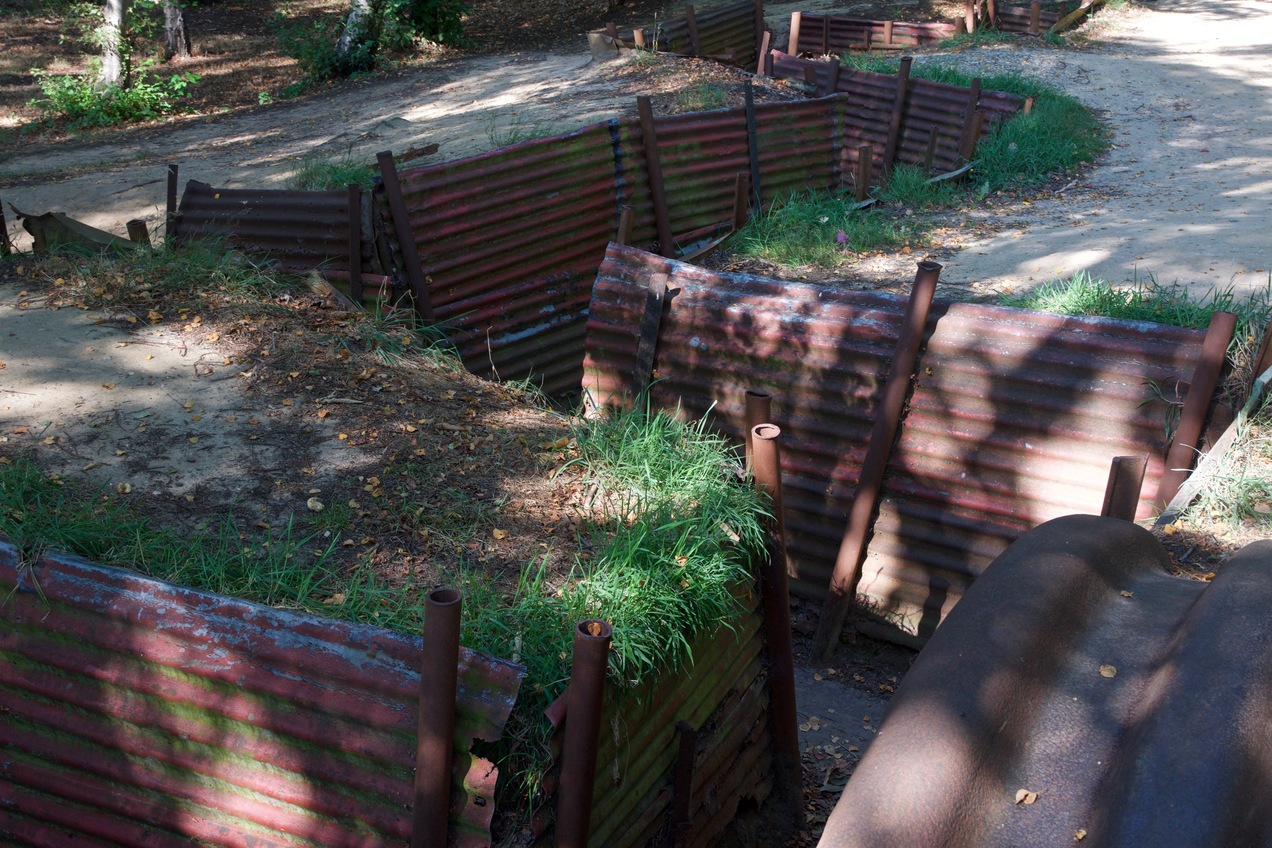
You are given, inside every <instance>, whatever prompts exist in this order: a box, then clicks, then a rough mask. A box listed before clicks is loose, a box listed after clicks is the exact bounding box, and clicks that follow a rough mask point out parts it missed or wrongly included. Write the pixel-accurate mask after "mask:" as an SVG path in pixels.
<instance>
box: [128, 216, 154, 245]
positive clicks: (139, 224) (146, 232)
mask: <svg viewBox="0 0 1272 848" xmlns="http://www.w3.org/2000/svg"><path fill="white" fill-rule="evenodd" d="M124 228H125V229H127V230H128V240H129V241H130V242H133V243H134V244H144V245H145V246H146V247H150V228H149V227H147V226H146V222H145V221H143V220H142V219H141V218H133V219H132V220H131V221H128V222H127V223H125V224H124Z"/></svg>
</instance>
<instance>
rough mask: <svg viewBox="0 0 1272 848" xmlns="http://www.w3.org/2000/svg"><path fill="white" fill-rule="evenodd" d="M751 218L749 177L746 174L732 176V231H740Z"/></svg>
mask: <svg viewBox="0 0 1272 848" xmlns="http://www.w3.org/2000/svg"><path fill="white" fill-rule="evenodd" d="M750 217H751V175H750V174H747V173H741V174H734V175H733V229H735V230H740V229H742V228H743V227H745V226H746V222H747V220H748V219H749V218H750Z"/></svg>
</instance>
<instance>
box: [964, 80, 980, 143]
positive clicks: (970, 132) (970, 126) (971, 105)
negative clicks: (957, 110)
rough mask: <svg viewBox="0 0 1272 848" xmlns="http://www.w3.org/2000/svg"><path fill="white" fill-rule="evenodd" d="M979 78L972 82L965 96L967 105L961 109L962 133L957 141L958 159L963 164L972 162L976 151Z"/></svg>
mask: <svg viewBox="0 0 1272 848" xmlns="http://www.w3.org/2000/svg"><path fill="white" fill-rule="evenodd" d="M980 94H981V81H980V77H976V78H975V79H973V80H972V84H971V86H970V87H969V90H968V95H967V105H966V106H964V107H963V133H962V135H960V136H959V139H958V157H959V159H961V160H962V161H963V162H970V161H971V160H972V152H973V151H975V149H976V135H975V130H976V107H977V106H979V105H980Z"/></svg>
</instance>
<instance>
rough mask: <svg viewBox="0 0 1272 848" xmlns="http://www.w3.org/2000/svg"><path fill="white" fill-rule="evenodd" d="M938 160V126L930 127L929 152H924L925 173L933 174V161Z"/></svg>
mask: <svg viewBox="0 0 1272 848" xmlns="http://www.w3.org/2000/svg"><path fill="white" fill-rule="evenodd" d="M934 159H936V124H933V125H932V126H930V127H928V140H927V150H925V151H924V152H923V172H924V173H925V174H927V175H928V176H931V174H932V161H933V160H934Z"/></svg>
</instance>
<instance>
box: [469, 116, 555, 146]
mask: <svg viewBox="0 0 1272 848" xmlns="http://www.w3.org/2000/svg"><path fill="white" fill-rule="evenodd" d="M554 134H555V133H554V132H553V130H552V128H551V127H548V126H543V125H541V124H538V123H535V122H533V121H526V120H524V119H523V118H522V117H521V116H520V115H513V116H512V120H511V121H509V122H508V123H507V124H506V125H501V124H500V121H499V118H498V117H497V116H491V117H490V118H488V119H487V121H486V139H487V140H488V141H489V142H490V146H491V148H492V149H495V150H498V149H500V148H503V147H512V146H513V145H514V144H520V143H521V142H523V141H533V140H534V139H536V138H547V137H548V136H550V135H554Z"/></svg>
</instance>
